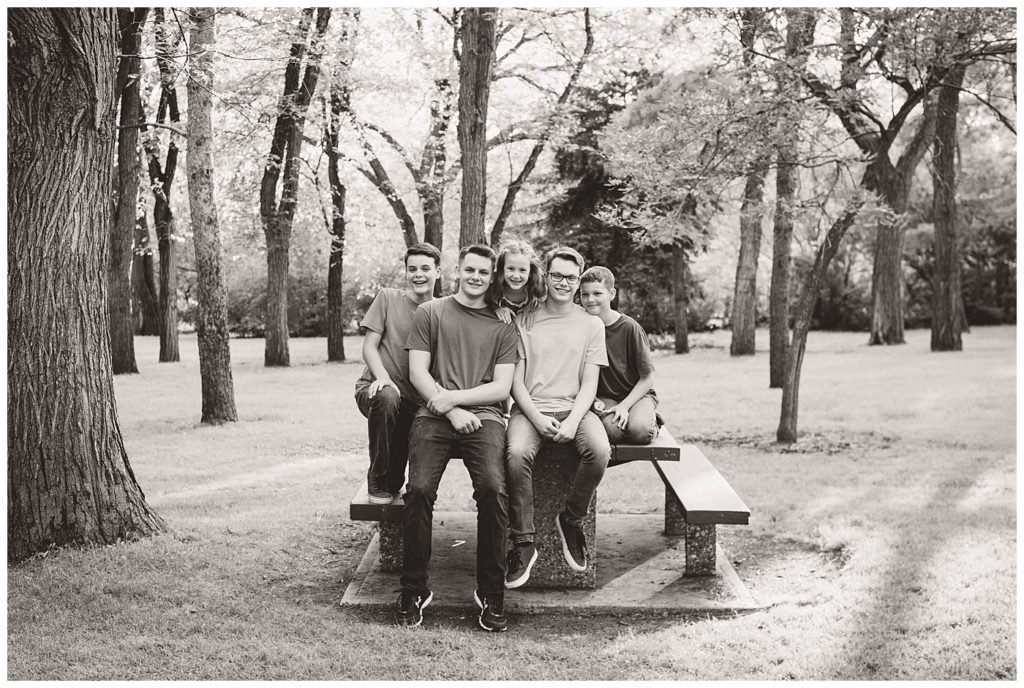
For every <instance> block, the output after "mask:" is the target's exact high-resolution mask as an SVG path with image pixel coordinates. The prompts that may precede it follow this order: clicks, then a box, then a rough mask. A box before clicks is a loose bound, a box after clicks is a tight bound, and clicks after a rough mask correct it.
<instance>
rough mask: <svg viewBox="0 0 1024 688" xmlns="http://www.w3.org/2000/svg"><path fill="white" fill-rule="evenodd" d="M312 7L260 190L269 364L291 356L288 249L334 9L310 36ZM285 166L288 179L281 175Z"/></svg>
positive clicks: (324, 11) (291, 64) (295, 47)
mask: <svg viewBox="0 0 1024 688" xmlns="http://www.w3.org/2000/svg"><path fill="white" fill-rule="evenodd" d="M312 17H313V8H306V9H304V10H303V11H302V15H301V18H300V20H299V30H298V40H296V41H295V42H294V43H292V47H291V54H290V57H289V60H288V66H287V68H286V69H285V81H284V94H283V95H282V96H281V101H280V106H279V112H278V115H277V122H276V125H275V127H274V137H273V140H272V141H271V145H270V155H269V156H268V158H267V164H266V167H265V168H264V172H263V182H262V185H261V187H260V216H261V217H262V219H263V233H264V235H265V237H266V240H267V312H266V322H265V326H264V331H263V336H264V339H265V348H264V355H263V360H264V365H266V366H268V367H273V366H287V365H289V364H290V358H289V354H288V249H289V246H290V244H291V233H292V224H293V223H294V220H295V208H296V206H297V204H298V191H299V161H300V156H301V154H302V143H303V135H302V131H303V128H304V126H305V124H306V111H307V109H308V107H309V102H310V99H311V98H312V97H313V94H314V93H315V92H316V84H317V80H318V79H319V77H320V52H319V50H320V41H321V39H322V38H323V35H324V33H326V31H327V24H328V22H329V21H330V18H331V10H330V9H329V8H320V9H318V10H317V13H316V30H315V32H314V34H313V36H312V37H309V36H308V34H309V26H310V23H311V21H312ZM307 40H309V51H308V52H309V59H308V60H307V62H306V69H305V73H304V74H303V76H302V81H301V83H300V81H299V75H300V72H301V70H302V61H303V58H304V56H305V55H306V52H307V50H306V47H307V46H306V41H307ZM282 168H283V175H282ZM281 176H283V177H284V181H283V183H282V188H281V198H280V203H279V202H278V199H277V183H278V179H279V178H280V177H281Z"/></svg>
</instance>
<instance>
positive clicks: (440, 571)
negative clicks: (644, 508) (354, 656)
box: [341, 512, 763, 615]
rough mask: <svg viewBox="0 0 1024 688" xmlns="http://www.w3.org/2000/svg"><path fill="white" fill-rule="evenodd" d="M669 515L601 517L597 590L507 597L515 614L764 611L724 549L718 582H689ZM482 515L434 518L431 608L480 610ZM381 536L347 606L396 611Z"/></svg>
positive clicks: (523, 591)
mask: <svg viewBox="0 0 1024 688" xmlns="http://www.w3.org/2000/svg"><path fill="white" fill-rule="evenodd" d="M663 528H664V516H663V515H662V514H600V515H599V517H598V519H597V543H596V549H597V587H596V588H595V589H593V590H579V589H576V590H567V589H546V590H531V589H529V588H519V589H517V590H508V591H506V593H505V609H506V610H507V611H510V612H519V613H530V614H543V613H559V612H572V613H577V614H578V613H587V612H589V613H628V612H642V611H651V612H666V611H672V612H680V613H701V614H704V613H706V614H712V615H721V614H729V613H740V612H749V611H754V610H757V609H762V608H763V605H759V604H758V603H757V601H756V600H754V598H753V597H752V596H751V594H750V592H749V591H748V590H747V588H746V586H744V585H743V582H742V581H741V580H740V579H739V577H738V576H737V575H736V571H735V570H734V569H733V568H732V565H731V564H730V563H729V560H728V558H727V557H726V556H725V555H724V553H723V552H722V550H721V548H718V551H717V565H716V575H715V576H707V577H686V576H684V575H683V571H684V568H685V562H686V553H685V549H684V540H683V538H682V537H680V536H670V535H664V534H663V533H662V530H663ZM475 539H476V514H475V513H474V512H435V513H434V543H433V558H432V560H431V562H430V569H429V575H430V582H429V586H430V588H431V590H432V591H433V593H434V599H433V601H432V602H431V604H430V606H431V607H432V608H437V609H453V610H458V609H465V608H467V607H474V604H473V590H474V589H475V588H476V574H475V569H476V546H475ZM377 559H378V535H376V534H375V535H374V537H373V540H371V542H370V545H369V546H368V547H367V550H366V554H365V555H364V556H363V559H362V561H361V562H360V565H359V567H358V569H357V570H356V573H355V575H354V576H353V578H352V581H351V582H350V583H349V585H348V588H347V589H346V591H345V595H344V598H343V599H342V601H341V604H342V605H343V606H345V605H358V606H367V607H390V606H391V605H393V604H394V603H395V600H396V599H397V598H398V593H397V590H398V589H399V587H400V586H399V574H398V573H385V572H383V571H381V570H380V567H379V563H378V560H377Z"/></svg>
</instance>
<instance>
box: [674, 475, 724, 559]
mask: <svg viewBox="0 0 1024 688" xmlns="http://www.w3.org/2000/svg"><path fill="white" fill-rule="evenodd" d="M665 534H666V535H685V536H686V575H687V576H713V575H715V555H716V544H717V532H716V530H715V525H714V524H709V525H690V524H688V523H687V522H686V512H684V511H683V508H682V506H681V505H680V504H679V500H678V499H676V496H675V495H674V494H673V493H672V488H670V487H669V486H668V485H666V486H665Z"/></svg>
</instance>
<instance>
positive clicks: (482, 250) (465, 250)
mask: <svg viewBox="0 0 1024 688" xmlns="http://www.w3.org/2000/svg"><path fill="white" fill-rule="evenodd" d="M470 253H472V254H473V255H476V256H482V257H484V258H489V259H490V261H491V271H492V272H493V271H494V263H495V262H496V261H497V259H498V257H497V256H495V255H494V249H492V248H491V247H490V246H488V245H487V244H469V245H468V246H463V247H462V250H461V251H459V265H462V259H463V258H465V257H466V256H468V255H469V254H470Z"/></svg>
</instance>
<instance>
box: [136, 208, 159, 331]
mask: <svg viewBox="0 0 1024 688" xmlns="http://www.w3.org/2000/svg"><path fill="white" fill-rule="evenodd" d="M132 285H133V287H134V289H133V291H134V292H135V304H134V307H135V308H137V310H136V312H137V316H136V318H135V331H136V332H137V333H138V334H141V335H143V336H146V337H155V336H157V335H159V334H160V308H159V303H160V298H159V296H158V294H157V290H156V266H155V265H154V260H153V247H152V245H151V244H150V241H149V223H148V222H147V221H146V215H145V214H144V213H143V214H142V215H139V217H138V218H136V222H135V252H134V255H133V256H132Z"/></svg>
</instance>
